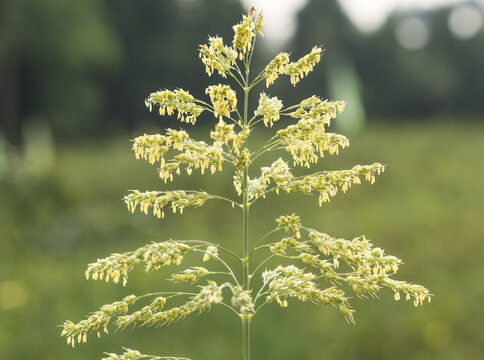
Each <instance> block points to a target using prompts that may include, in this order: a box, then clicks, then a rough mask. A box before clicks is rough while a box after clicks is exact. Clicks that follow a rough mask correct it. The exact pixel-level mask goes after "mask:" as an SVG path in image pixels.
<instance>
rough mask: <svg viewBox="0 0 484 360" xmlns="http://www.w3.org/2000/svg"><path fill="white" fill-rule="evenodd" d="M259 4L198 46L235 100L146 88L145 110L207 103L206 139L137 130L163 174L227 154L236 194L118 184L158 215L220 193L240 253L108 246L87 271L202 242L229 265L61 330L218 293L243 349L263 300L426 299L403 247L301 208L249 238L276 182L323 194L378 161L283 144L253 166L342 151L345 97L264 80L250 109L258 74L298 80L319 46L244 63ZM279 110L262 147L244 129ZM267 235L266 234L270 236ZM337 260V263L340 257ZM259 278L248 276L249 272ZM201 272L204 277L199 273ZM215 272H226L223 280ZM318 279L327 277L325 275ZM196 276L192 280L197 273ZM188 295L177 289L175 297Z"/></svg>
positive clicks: (186, 306) (69, 333)
mask: <svg viewBox="0 0 484 360" xmlns="http://www.w3.org/2000/svg"><path fill="white" fill-rule="evenodd" d="M263 21H264V20H263V17H262V14H258V15H257V14H256V13H255V11H254V9H251V10H250V11H249V13H248V15H246V16H243V19H242V21H241V22H240V23H239V24H237V25H235V26H234V27H233V29H234V38H233V41H232V46H230V47H229V46H227V45H224V43H223V40H222V39H221V38H219V37H211V38H209V40H208V44H205V45H202V46H200V49H199V51H200V58H201V60H202V62H203V64H204V65H205V69H206V72H207V73H208V75H209V76H211V75H213V74H215V73H218V74H219V75H221V76H222V77H223V78H227V77H229V78H231V79H232V80H233V81H234V82H235V84H236V85H238V86H240V88H241V94H242V95H243V96H241V97H242V98H243V100H242V101H243V102H242V108H241V110H239V108H238V107H237V105H238V98H237V93H236V92H235V90H233V89H232V88H231V87H230V86H229V85H225V84H218V85H211V86H209V87H208V88H207V89H206V91H205V92H206V94H207V95H208V97H209V100H207V101H203V100H199V99H196V98H194V97H193V96H192V95H190V93H189V92H188V91H185V90H181V89H178V90H175V91H170V90H161V91H157V92H155V93H152V94H151V95H150V96H148V98H147V99H146V106H147V107H148V108H149V110H150V111H151V110H152V108H153V107H158V109H159V113H160V115H165V114H167V115H173V114H175V113H176V115H177V118H178V119H179V120H180V121H182V122H186V123H191V124H194V123H195V122H196V121H197V120H198V118H199V117H200V116H202V114H203V113H204V112H205V113H208V114H211V115H212V116H213V118H214V119H215V120H216V124H215V127H214V129H213V130H212V131H211V132H210V138H211V139H212V140H213V143H211V144H207V143H206V142H204V141H198V140H195V139H193V138H192V137H190V135H189V134H188V133H187V132H185V131H184V130H174V129H166V131H165V132H164V134H155V135H143V136H139V137H137V138H136V139H135V140H134V142H133V151H134V153H135V155H136V158H138V159H139V158H141V159H145V160H148V161H149V163H150V164H158V166H159V170H158V171H159V176H160V178H161V179H162V180H163V181H164V182H165V183H166V182H168V181H173V180H174V177H175V176H178V175H180V173H181V171H182V170H183V171H186V173H187V174H188V175H190V174H191V173H192V171H194V170H199V171H201V173H202V174H203V173H204V171H205V170H209V171H210V172H211V173H214V172H217V171H222V169H223V168H224V167H225V165H227V164H231V165H232V166H233V168H234V173H233V185H234V189H235V193H236V196H235V194H234V198H233V199H229V198H227V197H223V196H221V195H217V194H209V193H206V192H204V191H192V190H190V191H188V190H175V191H172V190H171V191H168V190H166V191H148V192H139V191H132V192H131V193H130V194H128V195H126V196H125V202H126V204H127V207H128V209H129V210H130V211H131V212H134V211H135V210H136V209H137V208H138V209H139V210H141V211H142V212H144V213H145V214H148V212H150V211H151V212H152V213H153V215H155V216H157V217H158V218H163V217H164V215H165V210H166V209H167V208H171V210H172V211H173V212H174V213H176V212H180V213H182V212H183V210H184V209H185V208H186V207H200V206H203V205H204V203H205V202H206V201H208V200H222V201H226V202H228V203H229V204H230V205H231V206H232V207H234V208H237V209H239V210H240V211H241V212H242V234H241V240H242V245H243V246H242V247H243V252H242V254H237V253H236V252H234V251H232V250H230V249H228V248H226V247H224V246H223V245H220V244H215V243H209V242H207V241H202V240H185V241H182V240H176V241H175V240H167V241H163V242H159V243H152V244H149V245H146V246H144V247H141V248H139V249H137V250H135V251H131V252H126V253H122V254H112V255H111V256H108V257H106V258H104V259H98V260H97V261H96V262H94V263H91V264H89V265H88V267H87V270H86V272H85V275H86V278H87V279H94V280H98V279H100V280H102V279H104V280H106V281H113V282H114V283H118V282H119V281H120V280H122V282H123V285H126V284H127V281H128V274H129V272H130V271H131V270H133V269H134V268H136V267H137V266H139V265H140V266H141V265H142V266H144V268H145V270H146V271H154V270H158V269H160V268H161V267H164V266H168V265H170V264H176V265H181V264H182V261H183V257H184V255H185V254H187V253H195V254H200V257H201V258H202V261H203V262H209V264H210V262H218V263H220V264H221V266H223V267H224V268H225V271H216V270H214V269H211V267H213V266H207V267H202V266H195V267H189V268H186V269H183V270H182V271H180V272H178V273H174V274H172V275H171V278H170V280H171V281H172V282H175V283H182V282H184V283H189V284H193V285H196V286H197V287H196V288H195V290H194V291H193V292H153V293H148V294H144V295H138V296H136V295H130V296H127V297H125V298H124V299H122V300H120V301H117V302H114V303H112V304H107V305H103V306H102V307H101V308H100V309H99V310H98V311H96V312H94V313H92V315H90V316H88V317H87V318H86V319H84V320H81V321H80V322H78V323H74V322H71V321H66V322H65V323H64V325H63V330H62V336H66V338H67V343H69V344H71V345H72V346H74V345H75V344H76V343H79V342H85V341H86V340H87V336H88V334H91V333H97V335H98V336H100V331H101V330H103V331H105V332H107V331H108V330H107V329H108V326H111V323H113V324H112V325H113V326H114V327H116V328H118V329H124V328H126V327H128V326H133V327H136V326H150V325H157V326H158V325H163V324H169V323H171V322H173V321H176V320H179V319H183V318H185V317H187V316H189V315H190V314H193V313H200V312H205V311H208V310H210V308H211V307H212V306H215V305H222V306H224V307H226V308H228V309H230V310H231V311H232V312H233V313H234V314H236V315H237V316H238V317H240V319H241V324H242V328H243V359H244V360H248V359H250V326H251V321H252V319H253V318H254V317H255V316H256V315H257V314H258V313H259V310H260V309H261V308H262V307H264V306H266V305H268V304H271V303H273V302H276V303H278V304H279V305H280V306H282V307H287V306H288V301H289V300H290V299H292V298H295V299H298V300H300V301H310V302H312V303H316V304H319V303H322V304H325V305H330V306H332V307H335V308H336V309H337V310H339V311H340V312H341V313H342V315H343V316H344V318H345V319H346V320H347V321H349V322H354V319H353V313H354V310H352V309H351V307H350V304H349V298H348V297H347V296H346V294H345V291H344V285H345V284H346V287H349V288H350V289H351V290H352V291H353V292H354V293H355V294H356V295H357V296H359V297H366V296H367V295H370V296H373V297H375V296H376V294H377V292H378V291H380V290H381V289H382V288H384V287H387V288H389V289H391V290H392V291H393V292H394V294H395V300H399V298H400V294H403V295H404V296H405V298H406V299H407V300H410V299H413V302H414V304H415V305H416V306H417V305H421V304H422V303H423V302H424V300H428V301H430V297H431V294H430V293H429V291H428V290H427V289H426V288H424V287H423V286H420V285H414V284H411V283H408V282H405V281H400V280H395V279H393V275H394V274H395V273H396V272H397V270H398V268H399V266H400V265H401V263H402V262H401V260H399V259H398V258H396V257H394V256H391V255H386V254H385V252H384V251H383V250H382V249H380V248H378V247H373V245H372V243H371V242H370V241H369V240H368V239H366V238H365V237H364V236H360V237H356V238H354V239H352V240H346V239H341V238H335V237H332V236H330V235H328V234H325V233H323V232H320V231H317V230H315V229H311V228H308V227H306V226H304V225H303V224H302V222H301V219H300V218H299V216H297V215H295V214H292V215H283V216H280V217H279V218H277V219H276V221H275V224H274V228H273V229H272V230H271V231H270V232H268V233H267V234H265V235H264V236H262V237H261V238H260V239H259V240H258V241H255V242H254V245H252V246H251V242H249V235H248V234H249V210H250V208H251V206H252V205H253V204H254V203H255V202H256V201H260V200H261V199H264V198H265V197H266V196H268V195H270V194H272V193H276V194H278V193H279V191H286V192H288V193H289V192H296V191H300V192H302V193H304V194H313V193H318V194H319V205H320V206H321V205H322V204H323V203H324V202H327V201H329V200H330V198H331V197H332V196H335V195H336V194H337V192H338V191H340V190H341V191H343V192H346V191H347V190H348V189H349V188H350V187H351V186H352V185H354V184H360V183H361V180H362V179H365V180H367V181H369V182H370V183H372V184H373V183H374V182H375V176H376V175H379V174H380V173H382V172H383V171H384V169H385V166H384V165H382V164H379V163H374V164H372V165H356V166H354V167H353V168H351V169H349V170H338V171H319V172H314V173H310V174H306V175H303V176H294V175H293V173H292V171H291V167H290V165H289V163H288V161H287V160H285V157H287V156H285V157H284V156H283V157H281V158H279V159H278V160H276V161H274V162H273V163H272V164H269V165H268V166H265V167H261V168H260V169H259V170H257V171H256V169H253V162H254V161H255V160H256V159H258V158H260V157H262V156H264V155H265V154H267V153H268V152H272V151H281V150H282V151H285V152H286V153H287V154H288V156H289V158H292V165H293V166H295V167H296V166H302V167H306V168H310V167H311V166H312V165H313V164H315V163H316V162H317V161H318V159H319V158H320V157H323V156H324V154H325V153H329V154H337V153H338V151H339V150H340V149H343V148H345V147H347V146H348V145H349V141H348V139H347V138H346V137H345V136H343V135H338V134H333V133H328V132H326V128H327V127H328V126H329V125H330V122H331V121H332V120H333V119H334V118H335V117H336V116H337V114H338V113H339V112H341V111H342V110H343V109H344V102H341V101H328V100H323V99H321V98H320V97H318V96H312V97H310V98H308V99H305V100H302V101H301V102H300V103H298V104H295V105H292V106H288V107H284V105H283V103H282V101H281V100H279V99H278V98H277V97H270V96H269V95H268V94H266V93H265V92H261V93H260V96H259V102H258V104H257V107H256V109H255V111H254V113H253V115H252V116H251V115H250V113H249V106H248V105H249V104H248V99H249V92H250V91H251V90H252V89H254V87H256V86H257V85H258V84H259V83H261V82H265V85H266V87H267V88H268V87H270V86H271V85H272V84H273V83H274V81H276V80H277V78H278V77H279V76H284V75H286V76H289V77H290V81H291V83H292V84H293V85H294V86H295V85H296V84H297V83H298V82H299V81H300V80H301V79H302V78H303V77H305V76H307V75H308V73H309V72H311V71H312V70H313V67H314V66H315V65H316V64H317V63H318V62H319V61H320V59H321V52H322V51H321V48H319V47H314V48H313V49H312V50H311V51H310V53H309V54H307V55H306V56H304V57H302V58H301V59H299V60H297V61H294V62H291V61H290V57H289V54H287V53H280V54H278V55H277V56H276V57H275V58H274V59H273V60H272V61H270V62H269V64H268V65H267V66H266V67H265V68H264V69H263V70H262V71H261V72H260V73H259V74H258V75H257V76H255V77H254V78H252V79H251V77H250V65H251V59H252V55H253V51H254V45H255V41H256V38H257V36H258V35H262V26H263ZM282 117H286V118H289V120H290V124H289V125H288V126H286V127H285V128H282V129H280V130H278V131H276V132H275V134H273V136H272V137H270V138H269V139H268V140H267V141H266V142H265V144H264V145H262V146H261V147H260V148H258V149H251V148H249V146H248V139H249V137H250V135H251V134H252V133H253V132H254V131H256V129H257V127H260V126H265V127H272V126H273V124H274V123H275V122H278V121H281V118H282ZM271 239H272V240H271ZM256 252H265V253H266V257H265V258H264V259H263V260H262V261H259V262H258V263H255V260H254V257H253V255H254V253H256ZM227 256H229V257H232V258H234V259H236V261H237V262H238V264H239V265H240V268H239V269H236V268H233V267H231V266H229V264H228V262H227V260H226V257H227ZM277 257H278V258H284V259H289V260H291V261H292V262H293V264H292V265H288V266H283V265H278V266H277V267H275V268H272V269H267V268H266V269H265V271H262V269H263V267H264V265H266V266H267V264H269V263H268V260H269V259H273V258H277ZM340 265H341V266H340ZM259 276H260V278H261V280H260V283H261V285H260V286H259V287H258V288H255V287H254V286H253V283H252V282H251V280H252V279H253V278H254V277H259ZM202 278H204V279H202ZM220 279H223V280H222V281H220ZM322 280H325V281H326V282H328V283H330V284H331V286H329V287H323V284H322ZM197 284H199V285H197ZM183 298H184V299H185V300H184V301H181V302H180V300H181V299H183ZM105 359H106V360H114V359H185V358H180V357H173V356H153V355H143V354H141V353H140V352H138V351H135V350H131V349H125V351H124V353H122V354H120V355H117V354H110V353H109V354H107V358H105Z"/></svg>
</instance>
